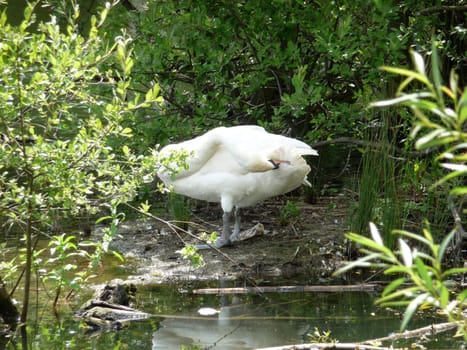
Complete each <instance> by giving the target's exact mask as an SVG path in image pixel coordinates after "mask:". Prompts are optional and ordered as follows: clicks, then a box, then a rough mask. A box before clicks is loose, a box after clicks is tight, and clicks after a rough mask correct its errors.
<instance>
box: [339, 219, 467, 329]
mask: <svg viewBox="0 0 467 350" xmlns="http://www.w3.org/2000/svg"><path fill="white" fill-rule="evenodd" d="M370 226H371V227H370V228H371V230H370V231H371V235H372V239H370V238H367V237H365V236H361V235H358V234H354V233H349V234H347V235H346V236H347V237H348V238H349V239H350V240H352V241H353V242H355V243H357V244H359V245H360V246H361V252H362V253H364V254H365V255H364V256H362V257H361V258H359V259H358V260H356V261H353V262H349V263H348V264H347V265H346V266H344V267H342V268H341V269H339V270H338V271H337V274H341V273H343V272H345V271H348V270H349V269H352V268H355V267H374V268H382V269H383V271H384V274H386V275H390V276H392V275H397V276H399V277H397V278H395V279H394V280H393V281H392V282H391V283H389V284H388V285H387V286H386V288H385V289H384V291H383V292H382V294H381V297H380V298H379V299H378V300H377V303H379V304H381V305H386V306H405V307H406V309H405V313H404V317H403V320H402V324H401V329H402V330H403V329H405V328H406V326H407V324H408V322H409V321H410V319H411V318H412V316H413V315H414V313H415V312H416V311H417V310H418V309H419V308H420V307H422V306H425V305H428V306H431V307H433V308H441V309H442V310H443V311H444V312H446V313H447V315H448V317H450V318H452V319H456V317H457V316H456V315H457V314H459V312H460V310H463V309H465V308H466V307H467V305H465V303H464V300H465V295H466V292H465V291H464V292H463V293H461V295H460V296H458V297H457V298H456V299H455V300H453V299H452V297H451V294H450V278H451V277H452V276H453V275H455V274H461V273H467V268H454V269H448V270H445V271H443V266H442V261H443V258H444V256H445V254H446V249H447V246H448V245H449V243H450V242H451V240H452V239H453V236H454V233H455V231H453V232H452V233H450V234H449V235H447V236H446V237H445V238H444V239H443V241H442V242H441V244H437V243H435V242H434V240H433V237H432V235H431V233H430V231H429V229H428V228H425V229H424V230H423V235H417V234H415V233H411V232H408V231H402V230H398V231H394V232H393V233H394V234H396V235H399V236H401V238H399V248H400V249H399V251H397V252H395V253H393V252H392V251H391V250H389V249H387V248H386V247H385V246H384V244H383V242H382V241H381V237H380V235H379V232H378V229H377V228H376V226H375V225H374V224H372V223H371V224H370ZM412 245H416V246H417V247H418V248H412ZM426 252H430V253H429V254H428V253H426ZM456 300H457V301H456ZM453 302H454V303H453Z"/></svg>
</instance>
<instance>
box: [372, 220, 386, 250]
mask: <svg viewBox="0 0 467 350" xmlns="http://www.w3.org/2000/svg"><path fill="white" fill-rule="evenodd" d="M369 225H370V233H371V237H372V238H373V241H375V242H376V243H377V244H379V245H381V246H382V245H384V243H383V239H382V238H381V235H380V234H379V231H378V228H377V227H376V225H375V224H374V223H372V222H370V224H369Z"/></svg>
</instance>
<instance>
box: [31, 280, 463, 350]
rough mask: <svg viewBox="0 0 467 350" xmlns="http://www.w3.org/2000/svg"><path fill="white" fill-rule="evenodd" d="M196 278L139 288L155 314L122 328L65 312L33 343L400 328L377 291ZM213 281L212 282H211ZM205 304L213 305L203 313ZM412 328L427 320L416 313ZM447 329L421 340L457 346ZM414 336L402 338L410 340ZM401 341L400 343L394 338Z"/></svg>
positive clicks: (181, 342)
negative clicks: (284, 289)
mask: <svg viewBox="0 0 467 350" xmlns="http://www.w3.org/2000/svg"><path fill="white" fill-rule="evenodd" d="M199 287H200V285H196V286H194V285H190V286H186V285H179V286H167V285H153V286H144V287H139V288H138V293H137V305H136V308H138V309H139V310H141V311H145V312H148V313H151V314H153V315H154V317H152V318H150V319H147V320H139V321H134V322H132V323H131V324H130V325H129V326H128V327H127V328H124V329H123V330H120V331H111V332H104V333H96V334H92V333H87V332H86V330H85V329H83V328H80V326H79V322H78V321H76V320H73V319H72V318H71V317H70V316H69V314H68V315H67V316H62V319H61V321H60V324H57V323H56V322H55V321H54V320H49V321H44V322H41V325H42V326H43V330H42V331H40V330H39V332H38V334H39V335H38V336H37V337H36V338H35V339H36V340H35V341H34V344H33V348H40V349H43V348H50V349H106V350H107V349H114V348H115V349H131V350H137V349H158V350H161V349H167V350H169V349H170V350H171V349H182V348H183V347H184V348H187V349H190V347H193V348H195V347H196V349H225V350H230V349H237V350H242V349H254V348H258V347H267V346H279V345H285V344H296V343H303V342H309V341H310V337H309V335H308V334H309V333H313V332H314V331H315V328H316V329H318V330H319V331H320V332H321V333H324V332H325V331H328V330H329V331H331V335H330V337H331V338H332V339H337V340H339V342H357V341H363V340H367V339H373V338H378V337H383V336H387V335H389V334H390V333H392V332H394V331H397V329H398V327H399V324H400V319H399V317H397V315H395V313H394V312H393V311H390V310H385V309H382V308H379V307H376V306H375V305H374V304H373V301H374V299H375V297H376V295H374V294H370V293H363V292H352V293H350V292H347V293H267V294H254V295H253V294H250V295H228V296H218V295H194V294H192V293H191V292H190V290H191V289H192V288H199ZM211 287H212V285H211ZM202 307H209V308H213V309H216V310H217V311H218V312H219V313H218V314H215V315H214V316H201V315H200V314H199V313H198V310H199V309H200V308H202ZM415 321H416V322H415V323H413V324H411V327H410V328H416V327H419V326H425V325H427V324H429V321H427V320H426V319H418V320H415ZM451 336H452V333H445V334H443V335H440V336H438V338H439V341H437V342H434V343H433V342H431V343H426V344H424V345H425V346H427V347H428V348H432V349H441V348H444V349H449V348H454V349H459V348H461V346H462V343H461V342H460V341H453V340H452V339H451ZM410 343H411V341H408V342H406V343H405V344H404V345H406V346H407V345H410ZM395 345H401V344H395Z"/></svg>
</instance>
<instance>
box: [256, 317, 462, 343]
mask: <svg viewBox="0 0 467 350" xmlns="http://www.w3.org/2000/svg"><path fill="white" fill-rule="evenodd" d="M460 324H461V323H460V322H445V323H438V324H433V325H429V326H426V327H422V328H417V329H413V330H411V331H405V332H402V333H394V334H391V335H389V336H387V337H382V338H376V339H370V340H365V341H363V342H357V343H308V344H291V345H281V346H274V347H268V348H258V349H256V350H330V349H335V350H394V349H395V348H394V347H392V346H391V347H383V346H375V345H371V344H380V343H381V342H383V341H391V342H393V341H396V340H401V339H409V338H415V337H422V336H425V335H434V334H437V333H441V332H446V331H448V330H450V329H453V328H455V327H457V326H459V325H460Z"/></svg>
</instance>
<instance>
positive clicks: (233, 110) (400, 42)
mask: <svg viewBox="0 0 467 350" xmlns="http://www.w3.org/2000/svg"><path fill="white" fill-rule="evenodd" d="M405 5H406V6H407V8H406V10H407V11H408V12H406V13H407V14H410V13H411V11H415V9H417V8H418V3H416V2H415V1H408V2H407V4H405ZM412 5H413V7H412ZM399 16H400V13H399V5H398V4H394V5H390V4H385V5H381V6H378V7H377V9H376V11H375V6H374V4H373V3H372V2H368V1H363V0H362V1H340V2H338V3H332V2H329V1H317V2H313V3H309V2H300V1H289V2H286V3H284V1H281V0H276V1H272V2H264V1H260V2H248V1H234V2H229V1H220V2H215V3H214V2H212V1H207V2H199V1H195V2H193V1H188V0H183V1H177V2H174V1H155V0H149V1H148V2H147V3H146V4H145V6H144V9H142V10H138V11H134V12H133V13H127V12H125V11H121V13H119V15H118V16H117V18H116V19H114V21H118V22H122V21H124V22H126V23H128V26H131V27H132V28H134V30H135V31H136V33H137V36H138V38H139V39H140V40H138V42H136V43H135V51H136V52H137V54H138V61H137V62H135V69H134V74H133V77H134V79H135V80H136V81H138V82H139V83H141V85H143V86H144V85H145V84H147V83H149V82H150V81H151V80H152V79H154V77H156V79H157V80H158V81H159V82H160V83H161V93H162V95H163V96H164V97H165V100H166V105H165V106H164V111H165V112H166V114H165V116H164V117H157V116H156V117H153V118H149V119H147V118H146V119H144V118H143V119H141V122H142V123H144V125H145V128H141V129H140V132H142V133H143V134H144V135H146V136H148V137H147V138H146V137H145V138H144V139H149V140H150V139H157V140H159V142H164V140H166V139H167V138H168V137H170V136H171V135H177V137H179V138H181V139H183V138H186V137H189V136H191V135H192V134H193V132H195V133H198V132H200V131H202V130H204V129H206V128H209V127H212V126H217V125H219V124H236V123H242V124H245V123H255V124H263V125H267V126H269V127H271V128H274V129H278V130H284V129H287V128H291V129H292V130H293V132H294V133H296V134H299V135H300V136H306V137H307V138H308V139H309V140H315V139H318V138H321V139H326V138H332V137H334V136H336V135H342V134H349V133H352V134H354V133H358V130H357V129H358V127H359V126H362V125H363V124H359V122H360V121H366V118H367V117H366V115H362V113H361V110H362V109H363V107H364V106H365V104H366V99H367V98H368V96H370V95H372V94H373V92H374V91H375V90H376V91H378V90H379V88H380V86H381V83H382V81H383V80H384V78H383V77H382V76H381V74H380V73H379V72H378V71H377V70H376V69H375V67H378V66H380V65H382V64H383V63H385V62H386V63H387V62H389V63H396V62H400V61H403V60H404V59H405V55H404V53H403V52H404V50H405V47H406V45H407V40H408V36H407V35H404V34H401V33H400V31H399V25H400V18H399ZM369 27H370V28H372V30H371V31H368V30H367V28H369ZM362 42H363V43H365V45H366V46H371V47H373V48H374V50H363V49H362ZM154 48H157V50H155V49H154Z"/></svg>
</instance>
